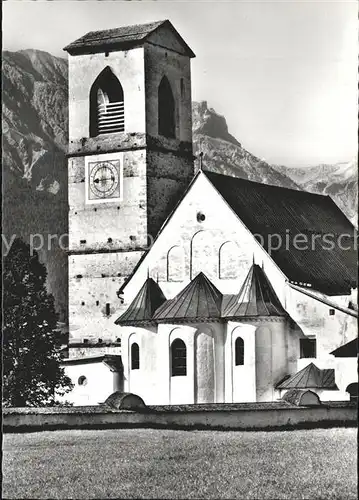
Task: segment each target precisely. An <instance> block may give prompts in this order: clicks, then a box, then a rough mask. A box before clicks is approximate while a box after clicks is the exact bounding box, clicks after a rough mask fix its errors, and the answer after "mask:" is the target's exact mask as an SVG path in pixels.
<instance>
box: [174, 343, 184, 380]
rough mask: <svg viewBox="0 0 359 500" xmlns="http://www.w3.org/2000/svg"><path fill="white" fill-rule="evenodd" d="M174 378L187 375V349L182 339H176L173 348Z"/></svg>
mask: <svg viewBox="0 0 359 500" xmlns="http://www.w3.org/2000/svg"><path fill="white" fill-rule="evenodd" d="M171 361H172V370H171V373H172V377H177V376H184V375H187V349H186V344H185V343H184V342H183V340H181V339H176V340H174V341H173V342H172V346H171Z"/></svg>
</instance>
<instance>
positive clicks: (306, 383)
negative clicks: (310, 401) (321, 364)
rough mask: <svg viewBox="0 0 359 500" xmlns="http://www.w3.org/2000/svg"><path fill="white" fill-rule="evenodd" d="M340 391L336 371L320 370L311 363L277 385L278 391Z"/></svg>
mask: <svg viewBox="0 0 359 500" xmlns="http://www.w3.org/2000/svg"><path fill="white" fill-rule="evenodd" d="M312 388H314V389H338V387H337V386H336V384H335V378H334V370H333V369H324V370H320V369H319V368H318V367H317V366H315V364H314V363H310V364H309V365H307V366H306V367H304V368H303V369H302V370H300V371H299V372H298V373H296V374H294V375H292V376H291V377H289V378H288V379H286V380H284V381H283V382H281V383H280V384H279V385H277V389H312Z"/></svg>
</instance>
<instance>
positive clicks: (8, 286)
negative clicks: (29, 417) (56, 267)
mask: <svg viewBox="0 0 359 500" xmlns="http://www.w3.org/2000/svg"><path fill="white" fill-rule="evenodd" d="M46 275H47V272H46V268H45V266H44V265H43V264H41V263H40V262H39V257H38V254H37V252H35V251H31V249H30V246H29V245H27V244H26V243H24V242H23V241H22V240H21V239H19V238H16V239H15V240H14V242H13V244H12V246H11V249H10V251H9V253H8V254H7V255H6V256H5V258H4V261H3V404H4V406H40V405H46V406H49V405H54V404H56V396H63V395H64V394H66V393H67V392H69V391H70V390H71V389H72V387H73V386H72V383H71V380H70V379H69V377H67V376H66V375H65V372H64V369H63V368H62V367H61V365H60V362H61V359H62V355H61V345H62V340H63V339H62V336H61V334H60V332H59V331H57V330H56V325H57V313H56V312H55V307H54V299H53V296H52V295H50V294H49V293H48V292H47V290H46Z"/></svg>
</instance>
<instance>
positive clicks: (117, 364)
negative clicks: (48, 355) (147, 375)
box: [61, 354, 123, 372]
mask: <svg viewBox="0 0 359 500" xmlns="http://www.w3.org/2000/svg"><path fill="white" fill-rule="evenodd" d="M91 363H104V364H105V365H107V366H108V367H109V368H110V370H111V371H113V372H122V371H123V365H122V358H121V356H120V355H119V354H103V355H101V356H86V357H84V358H83V357H81V358H67V359H63V360H62V361H61V364H64V365H66V366H72V365H87V364H91Z"/></svg>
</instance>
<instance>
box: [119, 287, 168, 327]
mask: <svg viewBox="0 0 359 500" xmlns="http://www.w3.org/2000/svg"><path fill="white" fill-rule="evenodd" d="M164 302H166V297H165V296H164V294H163V292H162V290H161V288H160V287H159V285H158V284H157V283H156V282H155V281H154V280H153V279H152V278H147V280H146V281H145V283H144V285H143V286H142V288H141V290H140V291H139V292H138V294H137V295H136V297H135V298H134V300H133V301H132V302H131V304H130V305H129V307H128V309H127V311H126V312H124V313H123V314H122V315H121V316H120V317H119V318H118V319H117V320H116V321H115V324H116V325H122V326H125V325H128V326H132V325H136V324H139V323H141V322H148V321H151V320H152V316H153V313H154V312H155V310H156V309H158V308H159V307H160V306H161V305H162V304H163V303H164Z"/></svg>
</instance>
